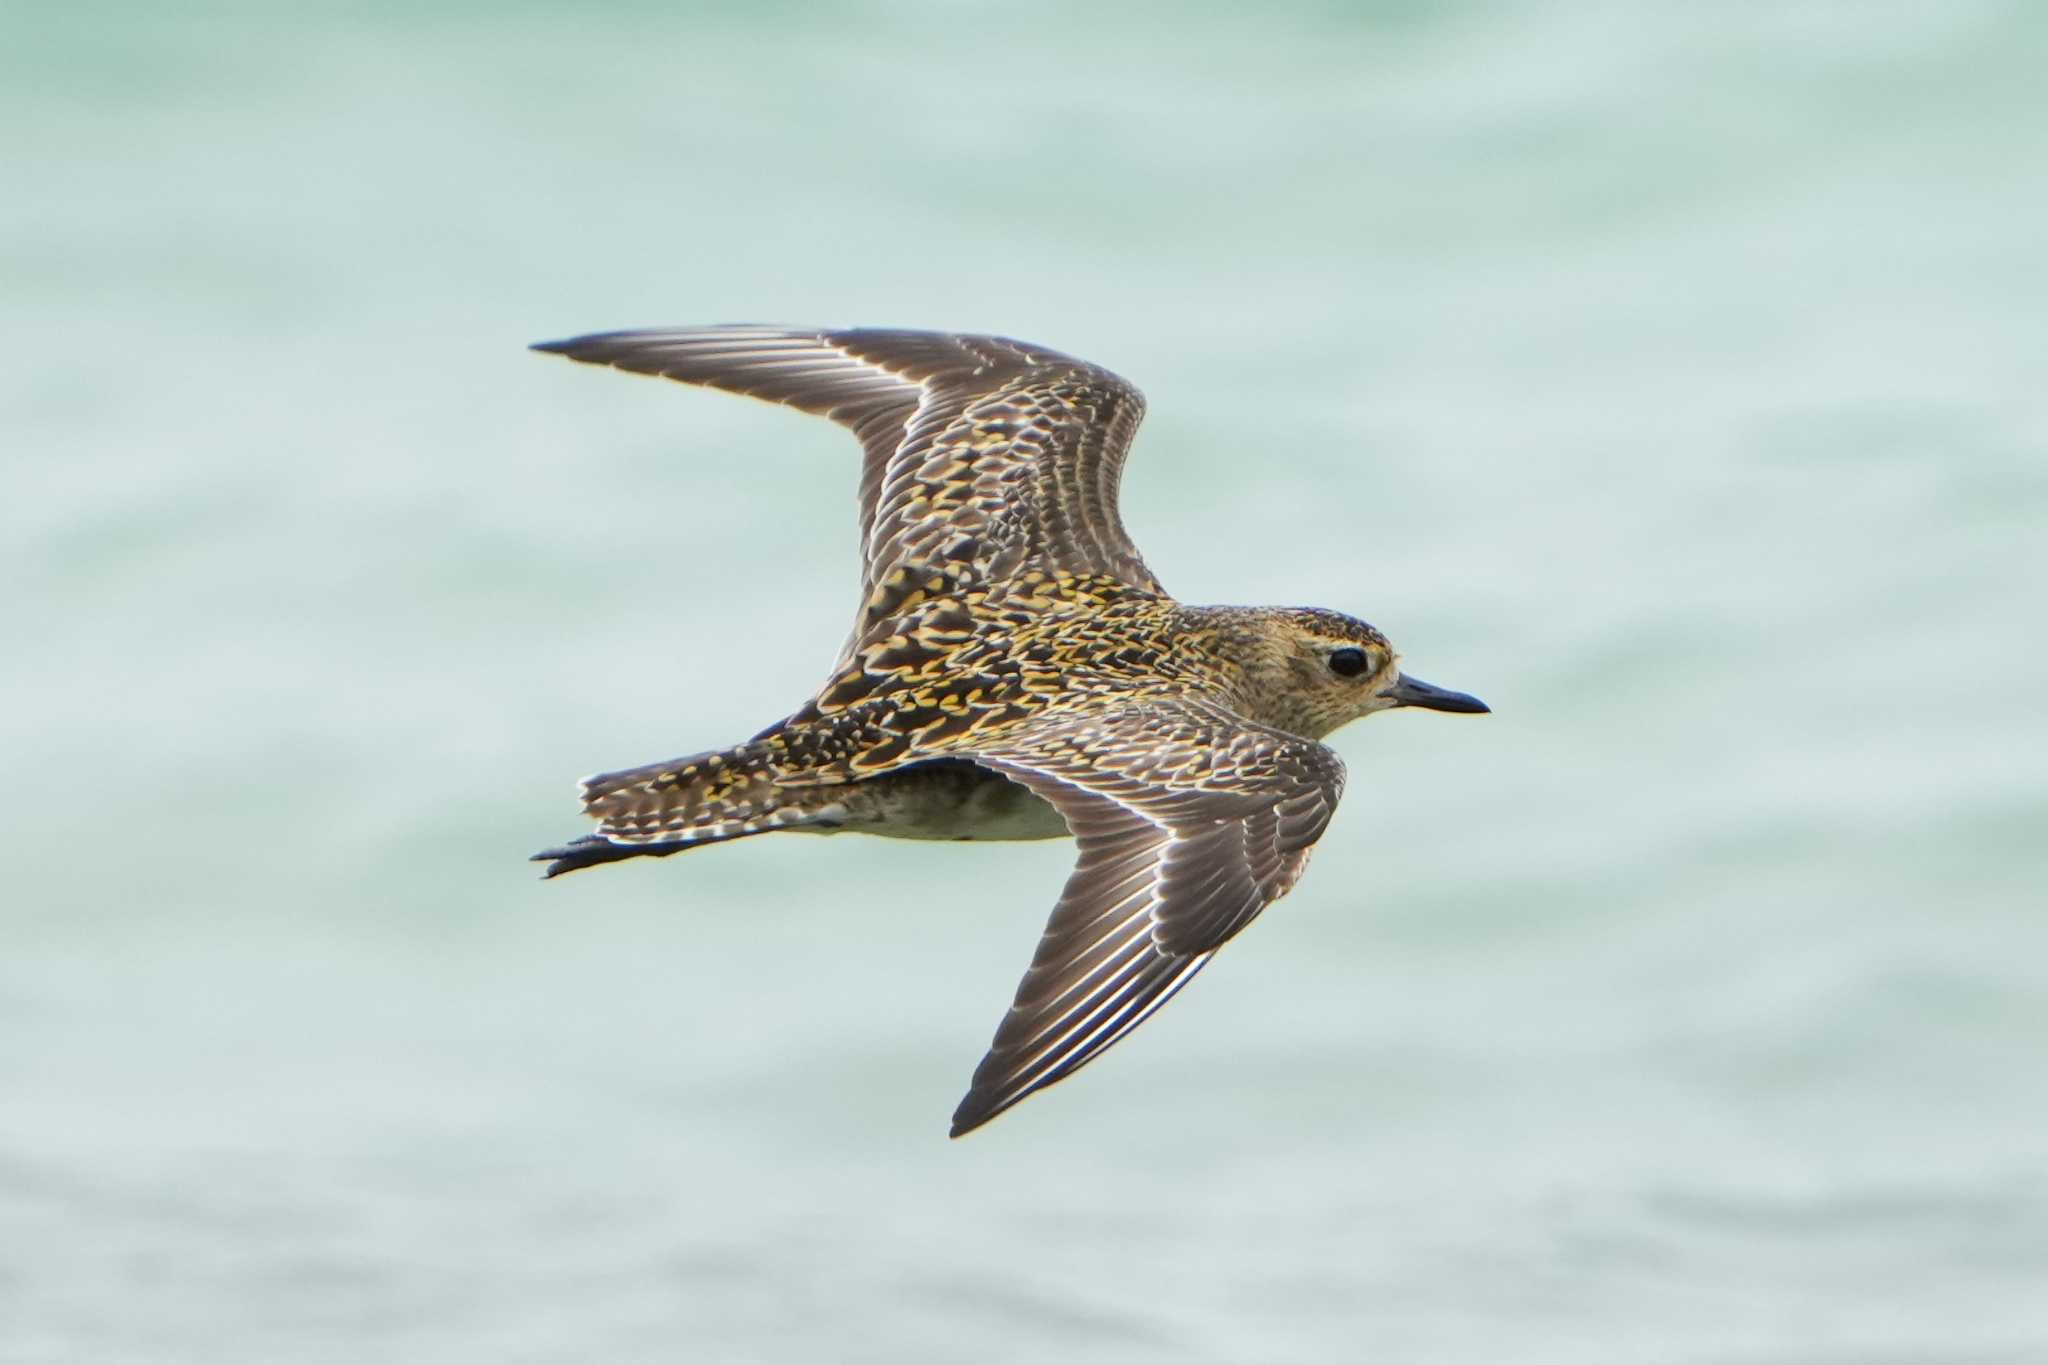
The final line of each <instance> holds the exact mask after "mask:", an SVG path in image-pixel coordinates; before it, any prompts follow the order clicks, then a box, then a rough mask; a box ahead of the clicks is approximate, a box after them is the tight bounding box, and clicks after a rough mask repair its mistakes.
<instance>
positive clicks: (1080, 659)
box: [538, 327, 1485, 1135]
mask: <svg viewBox="0 0 2048 1365" xmlns="http://www.w3.org/2000/svg"><path fill="white" fill-rule="evenodd" d="M541 349H544V350H551V351H560V352H562V353H565V354H568V355H570V356H572V357H574V358H576V359H579V360H587V361H593V362H598V363H607V364H612V365H616V366H618V367H619V368H621V369H627V370H634V371H639V372H643V373H653V374H661V375H665V376H667V377H670V378H674V379H680V380H683V381H685V382H690V383H700V384H707V385H710V386H713V387H719V388H725V389H729V390H733V391H736V392H741V393H748V394H752V395H754V396H757V397H763V398H768V399H771V400H774V401H778V402H785V403H789V404H791V405H792V406H796V407H799V408H802V409H804V410H806V411H812V412H817V413H820V414H822V415H826V416H829V417H831V418H833V420H835V421H838V422H840V423H841V424H842V425H845V426H848V427H851V428H852V429H853V430H854V432H855V433H856V434H857V435H859V436H860V437H861V439H862V443H863V445H864V447H865V448H866V452H867V460H866V463H865V467H864V470H863V477H862V480H861V529H862V533H863V541H864V549H865V551H866V553H865V563H864V575H863V584H862V593H863V596H862V602H861V607H860V611H859V613H858V615H857V617H856V622H855V627H854V631H853V634H852V635H851V636H850V638H849V639H848V641H847V643H846V646H845V648H844V649H843V650H842V652H841V656H840V659H839V661H838V663H837V664H836V665H835V666H834V668H833V670H832V673H831V675H830V677H829V678H828V680H827V682H826V683H825V685H824V686H823V687H822V688H820V689H819V691H818V692H817V694H816V695H815V696H814V697H813V698H812V699H811V700H810V701H809V702H807V703H806V704H805V705H803V706H802V707H800V708H799V709H798V710H796V711H795V712H794V713H793V714H791V715H790V716H788V717H787V718H785V719H783V720H781V721H778V722H776V723H775V724H774V725H771V726H769V727H768V728H767V729H766V730H764V731H762V732H761V733H760V734H759V735H757V736H755V737H754V738H753V739H751V740H749V741H747V742H746V743H744V744H740V745H736V746H734V747H732V748H729V749H724V750H717V751H712V752H707V753H703V754H697V755H692V756H690V757H686V758H678V759H673V760H670V761H668V762H665V763H658V764H651V765H648V766H645V767H639V768H633V769H627V770H624V771H620V772H614V773H605V774H600V775H599V776H597V777H593V778H591V779H589V780H587V781H586V782H585V783H584V788H583V795H584V806H585V809H586V811H587V812H588V813H589V814H590V815H592V816H594V817H595V818H596V819H597V820H598V821H599V825H598V830H597V833H595V834H593V835H590V836H587V837H585V838H583V839H578V840H575V841H573V842H571V843H569V844H567V845H564V846H563V847H561V848H557V849H551V850H549V851H548V852H547V853H545V854H541V855H538V856H540V857H543V858H546V859H549V860H550V861H551V866H550V867H549V869H548V875H550V876H553V875H557V874H559V873H562V872H567V871H573V870H575V869H577V868H582V867H588V866H592V865H595V864H598V863H604V862H614V861H618V860H620V859H623V858H630V857H637V856H644V855H657V856H659V855H666V854H670V853H675V852H679V851H681V850H683V849H687V848H693V847H696V846H699V845H701V844H706V843H713V842H718V841H721V840H726V839H733V838H739V837H743V836H746V835H752V834H760V833H766V832H769V831H772V830H784V831H793V832H794V831H805V832H816V833H832V832H837V831H842V830H844V831H856V832H863V833H871V834H880V835H885V836H890V837H900V838H912V839H949V840H952V839H1036V838H1049V837H1059V836H1063V835H1067V834H1073V835H1074V836H1076V837H1077V838H1078V840H1079V843H1080V861H1079V865H1078V866H1077V868H1076V870H1075V873H1074V875H1073V877H1072V878H1071V879H1070V880H1069V882H1068V886H1067V890H1066V894H1065V895H1064V896H1063V897H1062V899H1061V901H1060V904H1059V906H1058V907H1057V908H1056V909H1055V911H1054V914H1053V919H1052V922H1051V924H1050V925H1049V926H1048V927H1047V931H1046V935H1045V938H1044V939H1043V940H1042V942H1041V944H1040V948H1039V952H1038V956H1037V958H1036V959H1034V962H1033V964H1032V967H1031V970H1030V971H1029V972H1028V973H1027V974H1026V976H1025V979H1024V982H1023V984H1022V985H1021V986H1020V988H1019V990H1018V994H1017V1000H1016V1003H1015V1004H1014V1005H1013V1007H1012V1009H1011V1011H1010V1014H1009V1016H1008V1017H1007V1018H1006V1019H1005V1020H1004V1023H1003V1025H1002V1027H1001V1028H1000V1029H999V1030H998V1032H997V1035H996V1041H995V1046H994V1047H993V1048H992V1049H991V1051H990V1053H989V1055H988V1057H987V1058H985V1059H984V1060H983V1063H982V1066H981V1067H980V1068H979V1069H978V1070H977V1071H976V1073H975V1080H974V1084H973V1085H972V1087H971V1088H970V1090H969V1093H968V1096H967V1098H966V1099H965V1100H963V1101H962V1103H961V1106H960V1109H959V1111H958V1112H956V1114H955V1115H954V1128H953V1131H954V1133H955V1134H956V1135H957V1134H959V1133H961V1132H964V1131H966V1130H967V1129H969V1128H972V1127H975V1126H978V1125H979V1124H981V1123H983V1122H986V1121H987V1120H988V1119H989V1118H992V1117H994V1116H995V1114H997V1113H999V1112H1001V1111H1002V1110H1003V1109H1005V1108H1008V1107H1009V1106H1010V1105H1012V1104H1014V1103H1016V1102H1017V1101H1018V1100H1020V1099H1022V1098H1024V1097H1025V1096H1026V1095H1028V1094H1030V1093H1032V1092H1033V1091H1035V1090H1038V1089H1041V1088H1043V1087H1044V1086H1046V1085H1049V1084H1051V1083H1053V1082H1054V1081H1057V1080H1059V1079H1062V1078H1063V1077H1065V1076H1067V1075H1069V1074H1071V1073H1072V1072H1073V1071H1075V1070H1076V1069H1078V1068H1079V1067H1080V1066H1082V1065H1084V1064H1085V1063H1086V1062H1088V1061H1089V1060H1091V1059H1092V1058H1093V1057H1095V1056H1097V1055H1099V1054H1100V1053H1101V1052H1102V1051H1103V1050H1104V1049H1106V1048H1107V1047H1108V1046H1110V1045H1111V1044H1112V1043H1114V1042H1115V1041H1117V1040H1118V1039H1119V1038H1121V1037H1123V1036H1124V1035H1125V1034H1127V1033H1128V1032H1129V1031H1130V1030H1131V1029H1132V1028H1134V1027H1136V1025H1137V1024H1138V1023H1139V1022H1142V1020H1143V1019H1145V1018H1147V1017H1149V1016H1150V1015H1151V1013H1152V1012H1153V1011H1155V1010H1156V1009H1158V1007H1159V1006H1160V1005H1162V1004H1164V1003H1165V1000H1166V999H1167V997H1168V996H1170V995H1171V994H1172V993H1173V992H1174V991H1175V990H1177V989H1178V988H1179V986H1180V985H1182V984H1184V983H1185V982H1186V980H1187V979H1188V978H1189V977H1191V976H1192V975H1193V974H1194V973H1195V972H1196V971H1197V970H1199V968H1200V967H1201V966H1202V965H1203V964H1204V963H1205V962H1207V960H1208V959H1209V957H1210V956H1211V955H1212V954H1213V953H1214V952H1215V950H1216V949H1217V948H1218V947H1220V946H1221V945H1222V943H1223V942H1224V941H1226V940H1227V939H1228V938H1230V937H1231V936H1232V935H1233V934H1235V933H1236V932H1237V931H1238V930H1239V929H1240V928H1242V927H1243V926H1244V924H1246V923H1248V922H1249V921H1250V920H1251V919H1252V918H1253V917H1254V916H1255V915H1256V914H1257V913H1258V912H1259V911H1260V910H1261V909H1263V908H1264V907H1265V906H1266V905H1267V904H1269V903H1271V902H1272V901H1273V900H1275V899H1277V898H1278V897H1279V896H1280V895H1282V894H1284V893H1285V892H1286V891H1287V890H1288V889H1289V888H1290V887H1291V886H1292V885H1293V884H1294V882H1295V880H1296V879H1297V878H1298V877H1299V876H1300V874H1301V871H1302V868H1303V867H1304V866H1305V864H1306V862H1307V859H1308V854H1309V851H1310V848H1311V846H1312V845H1313V843H1314V841H1315V840H1316V838H1317V837H1319V836H1320V835H1321V833H1322V830H1323V828H1324V826H1325V824H1326V823H1327V821H1328V819H1329V816H1330V813H1331V811H1332V810H1333V809H1334V808H1335V805H1336V802H1337V798H1338V795H1339V794H1340V793H1341V791H1342V787H1343V780H1344V770H1343V765H1342V763H1341V762H1339V761H1338V759H1337V757H1336V755H1335V754H1334V753H1333V752H1331V751H1330V750H1329V749H1327V748H1325V747H1324V746H1322V745H1321V744H1319V743H1317V742H1316V741H1317V740H1318V739H1320V738H1321V736H1323V735H1324V734H1327V733H1329V732H1330V731H1331V730H1333V729H1335V728H1336V727H1337V726H1339V725H1341V724H1343V723H1345V722H1346V721H1349V720H1351V719H1354V718H1355V717H1357V716H1360V715H1363V714H1367V713H1368V712H1370V711H1374V710H1381V709H1385V708H1387V707H1391V706H1400V705H1419V706H1427V707H1433V708H1435V709H1439V710H1467V711H1470V710H1484V709H1485V708H1484V707H1483V706H1481V705H1480V704H1479V703H1478V702H1476V701H1475V700H1473V699H1472V698H1469V697H1465V696H1463V695H1462V694H1459V693H1452V692H1445V691H1442V690H1441V689H1437V688H1432V687H1429V686H1428V685H1427V684H1422V683H1417V682H1415V681H1414V680H1412V679H1407V678H1405V677H1403V676H1402V675H1401V674H1400V673H1399V672H1398V670H1397V669H1396V667H1395V656H1394V653H1393V650H1392V648H1391V647H1390V646H1389V645H1388V644H1387V641H1386V640H1385V638H1384V637H1383V636H1381V635H1380V634H1379V632H1378V631H1376V630H1374V629H1373V628H1372V627H1371V626H1368V625H1366V624H1365V623H1364V622H1361V621H1357V620H1354V619H1352V618H1350V617H1347V616H1343V615H1340V614H1338V613H1335V612H1329V611H1322V610H1317V609H1313V608H1250V607H1196V606H1188V605H1184V604H1182V603H1179V602H1176V601H1174V600H1173V599H1172V598H1171V597H1169V596H1168V595H1167V594H1166V593H1165V591H1164V589H1163V588H1161V587H1160V586H1159V584H1158V582H1157V580H1156V579H1154V578H1153V576H1152V574H1151V571H1150V570H1149V569H1147V568H1146V566H1145V564H1144V561H1143V560H1142V559H1141V558H1140V557H1139V555H1138V553H1137V551H1136V549H1135V548H1134V547H1133V546H1132V545H1131V543H1130V541H1129V538H1128V536H1127V535H1126V534H1125V533H1124V530H1123V526H1122V523H1121V521H1120V520H1119V518H1118V516H1117V507H1116V497H1117V484H1118V479H1119V476H1120V473H1121V469H1122V461H1123V457H1124V454H1125V451H1126V450H1127V449H1128V446H1129V442H1130V438H1131V436H1132V434H1133V433H1134V432H1135V431H1136V428H1137V424H1138V420H1139V417H1140V416H1141V415H1142V412H1143V403H1142V400H1141V399H1140V398H1139V397H1138V394H1137V391H1136V390H1135V389H1132V388H1131V387H1130V386H1129V385H1128V384H1126V383H1124V382H1123V381H1122V380H1120V379H1118V378H1116V376H1114V375H1111V374H1109V373H1108V372H1106V371H1103V370H1100V369H1097V368H1096V367H1094V366H1091V365H1088V364H1086V363H1084V362H1081V361H1076V360H1072V359H1070V358H1068V357H1066V356H1062V355H1059V354H1057V353H1055V352H1050V351H1046V350H1044V349H1042V348H1039V347H1033V346H1027V345H1024V344H1022V343H1018V342H1013V341H1007V340H1004V339H1001V338H994V337H973V336H955V335H949V334H940V333H926V332H886V331H849V332H803V331H794V330H785V329H778V328H752V327H749V328H701V329H682V330H674V331H655V332H628V333H611V334H604V335H599V336H592V337H584V338H579V339H577V340H574V341H569V342H562V343H556V344H550V345H548V346H545V347H542V348H541Z"/></svg>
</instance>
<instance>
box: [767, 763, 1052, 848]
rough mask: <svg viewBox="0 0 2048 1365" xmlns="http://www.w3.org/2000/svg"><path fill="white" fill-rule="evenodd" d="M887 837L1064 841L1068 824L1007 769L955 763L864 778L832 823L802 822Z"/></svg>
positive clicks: (831, 830) (818, 828) (823, 829)
mask: <svg viewBox="0 0 2048 1365" xmlns="http://www.w3.org/2000/svg"><path fill="white" fill-rule="evenodd" d="M794 828H797V829H809V830H811V831H813V832H816V833H820V834H830V833H836V832H839V831H842V830H843V831H845V832H847V833H858V834H875V835H880V836H881V837H883V838H885V839H1064V838H1066V837H1067V836H1068V830H1067V822H1066V821H1065V820H1062V819H1061V818H1060V814H1059V812H1058V811H1056V810H1054V809H1053V808H1052V806H1051V805H1050V804H1048V803H1047V802H1046V801H1045V799H1044V798H1042V797H1039V796H1036V795H1034V794H1033V793H1032V792H1031V791H1030V790H1029V789H1028V788H1025V787H1021V786H1019V785H1017V784H1016V783H1015V782H1012V781H1010V780H1009V779H1008V778H1006V777H1004V776H1002V775H1001V774H999V773H995V772H992V771H990V770H989V769H987V768H983V767H979V766H977V765H976V764H973V763H967V762H964V761H959V760H947V761H941V762H936V763H927V764H920V765H919V766H917V767H914V768H906V769H904V770H903V771H901V772H894V773H889V774H887V775H886V776H883V777H871V778H869V779H867V780H866V781H865V782H859V783H856V784H855V785H854V786H853V787H852V788H850V789H848V790H847V792H846V795H845V796H844V797H843V798H842V799H841V800H840V801H839V802H838V803H837V809H835V810H834V811H833V813H832V818H831V819H830V820H825V821H820V822H818V823H816V824H811V825H799V826H795V827H794Z"/></svg>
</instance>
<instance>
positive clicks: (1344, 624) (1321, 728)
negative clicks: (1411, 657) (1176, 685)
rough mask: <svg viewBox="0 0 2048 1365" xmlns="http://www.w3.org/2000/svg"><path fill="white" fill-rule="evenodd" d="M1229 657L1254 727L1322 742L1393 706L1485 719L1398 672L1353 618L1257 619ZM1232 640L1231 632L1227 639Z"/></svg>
mask: <svg viewBox="0 0 2048 1365" xmlns="http://www.w3.org/2000/svg"><path fill="white" fill-rule="evenodd" d="M1246 624H1247V625H1249V627H1250V629H1249V630H1248V631H1246V632H1245V633H1244V634H1243V635H1242V636H1239V637H1238V638H1237V639H1236V640H1235V641H1234V642H1233V643H1234V647H1233V648H1232V649H1231V652H1232V653H1233V654H1235V655H1237V658H1238V662H1239V663H1240V665H1241V666H1242V667H1243V668H1244V676H1245V686H1246V689H1247V692H1248V693H1249V695H1247V696H1246V697H1245V698H1243V704H1244V705H1245V706H1246V708H1247V710H1248V711H1249V712H1251V713H1252V714H1253V715H1254V717H1255V718H1256V719H1258V720H1262V721H1264V722H1266V723H1267V724H1269V725H1274V726H1277V727H1279V728H1280V729H1283V730H1286V731H1288V732H1289V733H1290V734H1297V735H1303V736H1306V737H1308V738H1310V739H1321V738H1322V737H1323V736H1324V735H1327V734H1329V733H1330V732H1331V731H1332V730H1335V729H1337V728H1338V727H1339V726H1341V725H1348V724H1350V723H1351V722H1352V721H1354V720H1357V719H1358V718H1359V717H1360V716H1369V715H1371V714H1372V713H1373V712H1375V711H1386V710H1391V709H1392V708H1394V707H1396V706H1419V707H1423V708H1425V709H1427V710H1430V711H1461V712H1484V711H1487V710H1489V709H1490V708H1489V707H1488V706H1487V705H1486V703H1485V702H1483V701H1481V700H1479V698H1477V697H1472V696H1467V695H1466V694H1465V693H1463V692H1453V691H1451V690H1449V689H1448V688H1443V687H1436V686H1433V685H1432V684H1429V683H1426V682H1423V681H1421V680H1420V679H1418V678H1411V677H1409V676H1408V675H1407V674H1405V673H1403V672H1401V669H1400V658H1399V656H1398V655H1396V654H1395V653H1394V647H1393V645H1391V644H1389V643H1388V642H1387V637H1386V636H1384V635H1382V634H1380V633H1379V631H1377V630H1375V629H1373V627H1371V626H1369V625H1367V624H1366V623H1365V622H1363V621H1360V620H1358V619H1356V618H1355V617H1350V616H1345V615H1343V614H1342V613H1341V612H1334V611H1323V610H1321V609H1319V608H1314V607H1282V608H1277V609H1273V610H1266V611H1257V612H1254V613H1251V614H1250V617H1249V619H1248V621H1247V622H1246ZM1231 633H1232V634H1235V632H1231Z"/></svg>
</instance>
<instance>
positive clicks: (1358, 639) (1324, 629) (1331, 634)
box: [1291, 607, 1387, 649]
mask: <svg viewBox="0 0 2048 1365" xmlns="http://www.w3.org/2000/svg"><path fill="white" fill-rule="evenodd" d="M1291 615H1292V616H1293V617H1294V620H1295V623H1296V624H1297V625H1298V626H1299V627H1300V628H1301V629H1302V630H1304V631H1306V632H1308V633H1309V634H1312V635H1314V636H1316V637H1317V638H1319V639H1325V640H1344V641H1347V642H1349V643H1351V644H1359V645H1376V646H1378V647H1380V648H1382V649H1384V648H1386V645H1387V637H1386V636H1384V635H1382V634H1380V633H1379V631H1377V630H1375V629H1374V628H1373V627H1372V626H1370V625H1368V624H1366V623H1365V622H1364V621H1361V620H1359V619H1358V618H1357V617H1355V616H1346V615H1345V614H1344V613H1343V612H1341V611H1329V610H1326V609H1324V608H1322V607H1303V608H1301V609H1299V610H1297V611H1295V612H1293V613H1291Z"/></svg>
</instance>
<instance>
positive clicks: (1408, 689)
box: [1387, 673, 1493, 715]
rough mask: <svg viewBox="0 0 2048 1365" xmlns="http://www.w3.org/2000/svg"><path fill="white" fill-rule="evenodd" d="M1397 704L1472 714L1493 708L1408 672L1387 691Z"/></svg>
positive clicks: (1482, 713)
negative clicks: (1414, 676) (1412, 676)
mask: <svg viewBox="0 0 2048 1365" xmlns="http://www.w3.org/2000/svg"><path fill="white" fill-rule="evenodd" d="M1387 695H1388V696H1390V697H1392V698H1393V699H1394V705H1396V706H1420V707H1424V708H1426V709H1428V710H1431V711H1463V712H1467V713H1469V714H1472V715H1485V714H1486V713H1488V712H1490V711H1492V710H1493V708H1492V707H1491V706H1488V705H1487V704H1486V703H1485V702H1483V701H1481V700H1479V698H1477V697H1474V696H1469V695H1467V694H1466V693H1463V692H1453V691H1451V689H1450V688H1448V687H1437V686H1435V685H1434V684H1432V683H1426V682H1424V681H1422V679H1420V678H1411V677H1409V676H1408V675H1407V674H1406V673H1403V674H1401V675H1400V676H1399V677H1397V678H1395V679H1394V685H1393V687H1392V688H1390V689H1389V690H1388V692H1387Z"/></svg>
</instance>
